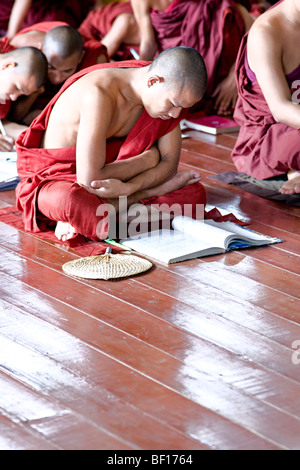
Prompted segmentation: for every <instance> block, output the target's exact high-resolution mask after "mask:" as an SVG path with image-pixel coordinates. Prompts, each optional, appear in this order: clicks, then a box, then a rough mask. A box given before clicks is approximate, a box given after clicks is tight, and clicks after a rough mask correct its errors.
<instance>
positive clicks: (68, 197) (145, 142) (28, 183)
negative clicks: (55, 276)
mask: <svg viewBox="0 0 300 470" xmlns="http://www.w3.org/2000/svg"><path fill="white" fill-rule="evenodd" d="M147 64H148V62H143V61H132V62H130V61H126V62H123V63H122V62H117V63H113V64H101V65H98V66H94V67H90V68H88V69H85V70H83V71H81V72H78V73H77V74H75V75H73V76H72V77H70V78H69V79H68V80H67V81H66V83H65V84H64V85H63V87H62V88H61V90H60V91H59V93H58V94H57V95H56V96H55V97H54V98H53V100H52V101H51V102H50V103H49V104H48V106H47V107H46V108H45V109H44V110H43V111H42V113H41V114H40V115H39V116H38V117H37V118H36V119H35V120H34V121H33V123H32V124H31V126H30V128H29V130H28V131H25V132H23V133H22V134H21V135H20V136H19V138H18V139H17V142H16V148H17V153H18V174H19V176H20V178H21V179H22V181H21V182H20V183H19V185H18V186H17V189H16V196H17V207H18V209H19V210H20V211H21V212H22V213H23V221H24V225H25V230H28V231H33V232H38V231H40V230H45V229H46V224H47V222H49V219H52V220H56V221H58V220H60V221H65V222H69V223H71V225H72V226H74V227H75V228H76V230H77V232H78V233H81V234H82V235H85V236H86V237H88V238H96V239H97V237H98V235H99V224H100V225H101V223H102V222H103V221H104V222H105V226H103V227H102V228H101V230H100V233H101V234H102V238H105V237H106V236H107V233H108V229H109V227H108V225H107V223H106V221H105V217H104V216H103V214H102V215H99V216H98V217H96V213H97V212H98V209H99V206H100V207H101V204H102V205H103V204H105V203H106V202H107V201H106V200H105V199H100V198H98V197H97V196H96V195H94V194H90V193H88V192H87V191H86V190H85V189H84V188H83V187H81V186H79V185H78V184H77V182H76V148H75V147H67V148H55V149H43V148H40V143H41V140H42V137H43V135H44V132H45V130H46V128H47V123H48V120H49V117H50V113H51V110H52V107H53V105H54V104H55V102H56V100H57V99H58V97H59V96H60V95H61V94H62V93H63V91H64V90H65V89H66V88H67V87H68V86H70V85H71V84H72V83H74V82H75V81H76V80H77V79H79V78H80V77H82V76H83V75H85V74H86V73H88V72H89V71H93V70H98V69H101V68H108V67H141V66H145V65H147ZM182 117H183V116H181V117H179V118H177V119H171V120H167V121H163V120H161V119H153V118H151V117H150V116H149V115H148V114H147V112H146V111H144V112H143V114H142V116H141V117H140V119H139V120H138V122H137V123H136V125H135V126H134V128H133V129H132V130H131V132H130V133H129V135H128V136H127V137H126V138H124V139H112V140H110V141H108V143H107V149H106V154H107V157H106V161H107V162H111V161H114V160H121V159H126V158H130V157H131V156H133V155H138V154H140V153H142V152H144V151H145V150H147V149H149V148H150V147H151V146H152V145H153V144H154V143H155V142H156V141H157V139H159V138H160V137H162V136H163V135H165V134H167V133H168V132H170V131H171V130H172V129H173V128H174V127H175V126H176V125H177V124H178V123H179V121H180V119H181V118H182ZM39 193H40V194H39ZM40 195H41V197H40V200H38V199H39V196H40ZM143 202H144V203H151V204H161V203H168V202H169V203H170V205H172V204H173V203H175V202H177V203H179V204H181V205H182V206H183V205H184V204H191V205H193V206H194V208H195V207H196V205H197V204H203V205H205V202H206V196H205V190H204V188H203V186H202V185H201V184H200V183H197V184H193V185H191V186H186V187H184V188H182V189H181V190H178V191H175V192H174V193H170V194H169V195H165V196H162V197H161V198H152V199H151V200H150V201H143ZM41 207H43V209H44V210H43V211H39V209H41ZM41 212H42V213H41ZM45 215H46V217H45Z"/></svg>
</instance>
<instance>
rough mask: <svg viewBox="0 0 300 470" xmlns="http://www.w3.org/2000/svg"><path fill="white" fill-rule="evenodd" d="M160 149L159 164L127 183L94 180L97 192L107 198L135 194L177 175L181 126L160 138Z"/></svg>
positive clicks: (114, 180) (113, 180)
mask: <svg viewBox="0 0 300 470" xmlns="http://www.w3.org/2000/svg"><path fill="white" fill-rule="evenodd" d="M158 150H159V153H160V161H159V163H158V165H157V166H155V167H154V168H151V169H150V170H147V171H144V172H142V173H140V174H139V175H137V176H135V177H134V178H132V179H131V180H129V181H127V182H126V183H122V182H120V181H119V180H116V179H112V180H102V181H94V182H93V184H92V185H93V188H95V194H97V195H98V196H100V197H105V198H117V197H119V196H133V195H134V194H137V193H140V192H143V191H145V190H147V189H151V188H155V187H158V186H159V185H161V184H162V183H165V182H166V181H168V180H170V179H171V178H172V177H173V176H175V174H176V172H177V169H178V163H179V159H180V153H181V132H180V128H179V126H177V127H176V128H175V129H173V131H171V132H169V133H168V134H167V135H165V136H163V137H161V138H160V139H159V141H158ZM96 188H97V189H96Z"/></svg>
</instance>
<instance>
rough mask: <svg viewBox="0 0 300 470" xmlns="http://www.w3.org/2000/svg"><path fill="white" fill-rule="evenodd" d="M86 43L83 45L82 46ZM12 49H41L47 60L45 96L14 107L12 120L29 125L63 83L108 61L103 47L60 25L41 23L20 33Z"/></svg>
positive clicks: (50, 22)
mask: <svg viewBox="0 0 300 470" xmlns="http://www.w3.org/2000/svg"><path fill="white" fill-rule="evenodd" d="M84 41H85V42H84ZM10 44H11V46H13V47H15V48H19V47H23V46H33V47H37V48H38V49H41V50H42V51H43V53H44V54H45V56H46V58H47V60H48V76H47V82H46V84H45V90H44V92H43V93H42V94H41V95H39V97H35V99H34V97H31V98H30V99H27V100H25V99H23V98H22V99H21V100H18V102H17V103H15V105H14V107H13V109H12V111H11V118H12V120H14V121H24V122H25V123H26V124H30V123H31V121H32V120H33V119H34V118H35V117H36V116H37V114H39V113H40V111H41V110H42V109H43V108H44V107H45V106H46V104H47V103H48V102H49V101H50V99H51V98H53V96H54V95H55V94H56V93H57V92H58V90H59V88H60V86H61V85H62V83H63V82H64V81H65V80H66V79H67V78H69V77H70V76H71V75H72V74H73V73H75V72H76V71H78V70H81V69H82V68H85V67H89V66H91V65H95V64H97V63H103V62H107V61H108V56H107V52H106V48H105V46H103V44H101V43H100V42H98V41H95V40H89V39H87V38H83V37H82V36H81V35H80V34H79V33H78V31H77V30H76V29H75V28H73V27H71V26H69V25H68V24H66V23H62V22H52V21H49V22H42V23H37V24H35V25H33V26H31V27H28V28H25V29H24V30H22V31H20V33H18V34H17V35H16V36H15V37H14V38H13V39H12V40H11V41H10Z"/></svg>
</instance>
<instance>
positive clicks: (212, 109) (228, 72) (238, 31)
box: [131, 0, 254, 115]
mask: <svg viewBox="0 0 300 470" xmlns="http://www.w3.org/2000/svg"><path fill="white" fill-rule="evenodd" d="M242 3H243V2H242V1H240V2H237V1H234V0H144V1H142V2H141V1H140V0H132V1H131V5H132V8H133V11H134V15H135V18H136V21H137V23H138V25H139V28H140V36H141V42H140V49H139V53H140V58H141V59H144V60H152V58H153V57H154V56H155V54H156V53H157V52H160V51H162V50H164V49H166V48H169V47H174V46H190V47H194V48H195V49H196V50H198V51H199V52H200V54H201V55H202V57H203V58H204V61H205V63H206V67H207V73H208V86H207V93H206V99H205V101H202V104H203V103H204V102H206V103H207V109H206V112H207V113H210V114H211V113H217V114H222V115H229V114H232V112H233V109H234V106H235V103H236V99H237V88H236V83H235V75H234V68H235V60H236V56H237V53H238V49H239V45H240V42H241V39H242V37H243V35H244V34H245V32H246V31H248V29H249V28H250V27H251V25H252V23H253V21H254V19H253V18H252V16H251V15H250V13H249V12H248V11H247V9H246V8H245V7H244V6H243V5H242Z"/></svg>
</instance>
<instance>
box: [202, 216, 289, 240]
mask: <svg viewBox="0 0 300 470" xmlns="http://www.w3.org/2000/svg"><path fill="white" fill-rule="evenodd" d="M207 223H208V224H210V225H211V226H213V227H220V228H223V229H225V230H227V231H228V232H229V233H232V234H235V235H236V236H235V237H234V239H235V240H237V239H239V240H245V241H247V242H250V243H253V244H257V243H258V244H259V243H264V242H265V243H272V242H273V243H275V242H277V241H281V240H279V239H278V238H273V237H269V236H268V235H263V234H262V233H258V232H254V231H253V230H250V229H248V228H245V227H241V226H240V225H237V224H235V223H234V222H215V221H213V220H209V221H207ZM232 238H233V236H232V237H231V239H232Z"/></svg>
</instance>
